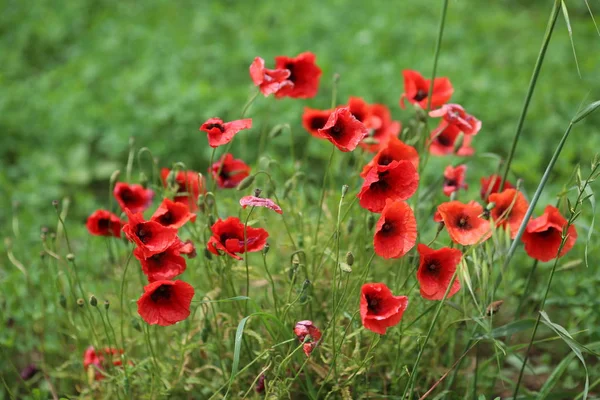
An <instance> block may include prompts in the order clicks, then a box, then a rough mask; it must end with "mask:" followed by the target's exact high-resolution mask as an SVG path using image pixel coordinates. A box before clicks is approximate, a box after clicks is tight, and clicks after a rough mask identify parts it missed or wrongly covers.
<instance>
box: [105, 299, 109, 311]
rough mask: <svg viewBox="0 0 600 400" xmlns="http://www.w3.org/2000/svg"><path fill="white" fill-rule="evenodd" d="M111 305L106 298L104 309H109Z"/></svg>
mask: <svg viewBox="0 0 600 400" xmlns="http://www.w3.org/2000/svg"><path fill="white" fill-rule="evenodd" d="M109 307H110V301H108V300H104V309H105V310H108V308H109Z"/></svg>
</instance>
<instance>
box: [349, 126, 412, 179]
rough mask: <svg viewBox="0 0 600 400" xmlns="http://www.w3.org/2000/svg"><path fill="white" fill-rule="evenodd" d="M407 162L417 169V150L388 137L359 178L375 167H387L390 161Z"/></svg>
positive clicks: (392, 137) (395, 138)
mask: <svg viewBox="0 0 600 400" xmlns="http://www.w3.org/2000/svg"><path fill="white" fill-rule="evenodd" d="M402 160H407V161H410V162H411V163H412V165H413V166H414V167H415V169H418V168H419V153H418V152H417V150H416V149H415V148H414V147H412V146H409V145H407V144H405V143H404V142H403V141H402V140H400V139H398V138H397V137H396V136H390V137H389V138H388V139H387V141H386V142H384V143H383V146H382V148H381V149H380V150H379V152H378V153H377V154H375V157H373V159H372V160H371V161H369V163H368V164H367V165H365V167H364V168H363V170H362V172H361V173H360V176H361V177H362V178H364V177H366V176H367V174H368V173H369V171H370V170H371V168H372V167H373V166H375V165H388V164H390V163H391V162H392V161H402Z"/></svg>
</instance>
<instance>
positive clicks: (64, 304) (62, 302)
mask: <svg viewBox="0 0 600 400" xmlns="http://www.w3.org/2000/svg"><path fill="white" fill-rule="evenodd" d="M58 304H60V306H61V307H62V308H67V298H66V297H65V296H64V295H63V294H62V293H61V294H60V297H59V298H58Z"/></svg>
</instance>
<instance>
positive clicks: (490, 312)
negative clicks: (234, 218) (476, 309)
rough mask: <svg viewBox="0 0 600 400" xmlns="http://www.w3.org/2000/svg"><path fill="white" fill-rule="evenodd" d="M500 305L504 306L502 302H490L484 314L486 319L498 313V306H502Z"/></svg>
mask: <svg viewBox="0 0 600 400" xmlns="http://www.w3.org/2000/svg"><path fill="white" fill-rule="evenodd" d="M502 304H504V300H498V301H494V302H492V303H491V304H490V305H489V306H487V309H486V310H485V313H486V314H487V316H488V317H490V316H492V315H493V314H496V313H497V312H498V311H500V306H502Z"/></svg>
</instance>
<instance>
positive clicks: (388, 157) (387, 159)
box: [377, 154, 394, 165]
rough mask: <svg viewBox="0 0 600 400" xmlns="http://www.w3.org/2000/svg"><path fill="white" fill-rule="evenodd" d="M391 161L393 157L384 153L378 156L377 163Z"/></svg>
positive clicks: (386, 163)
mask: <svg viewBox="0 0 600 400" xmlns="http://www.w3.org/2000/svg"><path fill="white" fill-rule="evenodd" d="M392 161H394V159H393V158H392V157H390V156H388V155H387V154H386V155H384V156H381V157H379V161H378V162H377V164H379V165H388V164H390V163H391V162H392Z"/></svg>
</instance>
